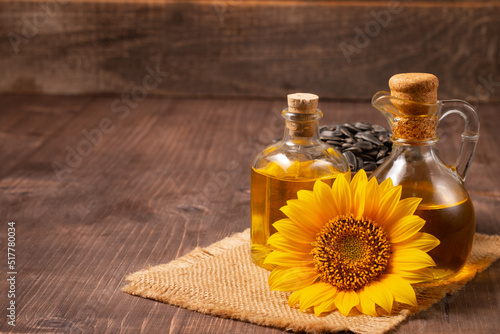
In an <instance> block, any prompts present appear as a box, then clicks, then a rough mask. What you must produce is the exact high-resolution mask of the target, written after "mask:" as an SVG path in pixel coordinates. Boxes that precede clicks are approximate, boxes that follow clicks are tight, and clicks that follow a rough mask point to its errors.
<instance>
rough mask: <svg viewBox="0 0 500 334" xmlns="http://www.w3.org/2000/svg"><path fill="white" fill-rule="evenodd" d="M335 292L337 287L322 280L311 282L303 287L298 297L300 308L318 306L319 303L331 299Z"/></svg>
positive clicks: (302, 309)
mask: <svg viewBox="0 0 500 334" xmlns="http://www.w3.org/2000/svg"><path fill="white" fill-rule="evenodd" d="M336 293H337V289H336V288H334V287H333V286H332V285H330V284H328V283H324V282H319V283H316V284H313V285H311V286H309V287H307V288H305V289H304V292H303V294H302V296H301V298H300V310H301V311H304V310H307V309H308V308H310V307H312V306H316V305H317V306H319V305H320V304H321V303H323V302H325V301H327V300H329V299H332V298H333V297H334V296H335V295H336Z"/></svg>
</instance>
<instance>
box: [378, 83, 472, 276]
mask: <svg viewBox="0 0 500 334" xmlns="http://www.w3.org/2000/svg"><path fill="white" fill-rule="evenodd" d="M438 85H439V81H438V79H437V78H436V77H435V76H434V75H432V74H427V73H403V74H398V75H395V76H393V77H392V78H391V79H390V80H389V86H390V88H391V92H390V93H388V92H379V93H377V94H375V95H374V97H373V99H372V105H373V106H374V107H375V108H377V109H378V110H380V111H381V112H382V114H383V115H384V116H385V117H386V118H387V119H388V121H389V123H390V125H391V128H392V133H393V136H392V138H391V139H392V141H393V143H394V145H393V149H392V152H391V155H390V156H389V157H388V159H387V160H386V161H385V162H384V163H383V164H382V165H381V166H380V167H379V168H378V169H377V170H375V171H374V173H373V175H372V177H375V178H377V180H378V181H379V182H381V181H383V180H385V179H387V178H389V177H390V178H391V179H392V181H393V183H394V184H395V185H402V186H403V191H402V198H406V197H420V198H422V202H421V203H420V204H419V206H418V208H417V210H416V212H415V214H416V215H418V216H420V217H421V218H423V219H424V220H425V221H426V223H425V225H424V227H423V229H422V230H421V231H422V232H427V233H430V234H432V235H434V236H435V237H436V238H438V239H439V240H440V242H441V243H440V245H439V246H437V247H436V248H434V249H433V250H431V251H430V252H429V255H430V256H432V258H433V259H434V261H435V262H436V267H435V268H432V269H431V271H432V272H433V275H434V281H439V280H442V279H444V278H446V277H450V276H451V275H454V274H456V273H457V272H458V271H459V270H460V269H461V268H462V267H463V266H464V265H465V263H466V262H467V260H468V258H469V255H470V252H471V249H472V243H473V240H474V233H475V214H474V207H473V204H472V201H471V199H470V197H469V195H468V193H467V191H466V190H465V188H464V181H465V177H466V175H467V171H468V168H469V166H470V163H471V160H472V157H473V154H474V151H475V148H476V143H477V140H478V138H479V118H478V116H477V113H476V112H475V110H474V109H473V108H472V106H470V105H469V104H468V103H466V102H463V101H460V100H449V101H438V100H437V88H438ZM450 114H458V115H460V116H462V117H463V118H464V120H465V131H464V132H463V133H462V145H461V148H460V152H459V157H458V159H457V161H456V163H455V165H453V166H448V165H446V164H444V163H443V161H442V160H441V159H440V158H439V156H438V152H437V149H436V142H437V141H438V137H437V134H436V130H437V126H438V122H439V120H441V119H442V118H444V117H446V116H448V115H450Z"/></svg>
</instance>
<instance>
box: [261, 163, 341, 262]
mask: <svg viewBox="0 0 500 334" xmlns="http://www.w3.org/2000/svg"><path fill="white" fill-rule="evenodd" d="M271 164H273V163H271ZM298 167H299V168H298V169H299V170H300V169H301V168H300V167H304V166H303V165H302V166H298ZM298 169H295V172H297V170H298ZM290 170H292V171H293V168H289V169H288V170H287V171H289V173H288V174H287V173H283V170H282V169H280V168H276V167H273V166H272V165H271V166H269V165H268V167H267V168H265V169H259V170H256V169H254V168H252V179H251V216H252V229H251V233H252V235H251V253H252V261H253V262H254V263H255V264H257V265H259V266H261V267H263V268H266V269H269V270H271V269H273V268H272V267H271V266H265V265H264V264H263V262H264V259H265V258H266V256H267V255H268V254H269V253H270V251H271V250H270V249H269V247H268V244H267V239H268V238H269V237H270V236H271V235H272V234H273V233H275V232H276V230H275V229H274V227H273V226H272V224H273V223H274V222H276V221H278V220H280V219H283V218H285V217H286V216H285V215H284V214H283V213H282V212H281V211H280V208H281V207H283V206H285V205H286V201H287V200H290V199H295V198H297V191H299V190H301V189H306V190H312V189H313V186H314V182H315V181H316V180H317V179H321V180H322V181H323V182H325V183H327V184H328V185H331V184H332V183H333V180H334V179H335V178H336V177H337V176H338V175H339V173H338V172H337V173H333V174H332V173H330V174H328V175H326V176H323V177H317V178H311V176H313V175H314V173H313V174H311V171H310V170H309V172H307V169H302V171H304V172H303V173H299V174H297V173H290ZM316 175H317V174H316ZM316 175H315V176H316Z"/></svg>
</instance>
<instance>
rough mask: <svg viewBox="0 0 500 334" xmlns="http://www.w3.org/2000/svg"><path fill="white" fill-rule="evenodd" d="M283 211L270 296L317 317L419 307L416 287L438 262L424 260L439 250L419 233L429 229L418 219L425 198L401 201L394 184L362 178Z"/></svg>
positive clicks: (302, 196)
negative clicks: (276, 294)
mask: <svg viewBox="0 0 500 334" xmlns="http://www.w3.org/2000/svg"><path fill="white" fill-rule="evenodd" d="M297 197H298V199H294V200H289V201H288V202H287V205H286V206H284V207H283V208H281V211H283V213H284V214H285V215H286V216H287V217H288V218H285V219H281V220H279V221H277V222H275V223H274V224H273V226H274V227H275V228H276V230H277V231H278V232H277V233H275V234H273V235H272V236H271V237H270V238H269V244H270V246H271V247H272V248H273V249H274V250H273V252H272V253H271V254H269V255H268V256H267V258H266V259H265V261H264V263H265V264H271V265H274V266H276V267H275V269H274V270H273V271H272V272H271V275H270V276H269V285H270V286H271V289H272V290H277V291H293V293H292V294H291V295H290V297H289V299H288V304H289V305H290V306H294V305H296V304H299V305H300V310H301V311H304V310H307V309H309V308H311V307H313V308H314V313H315V314H316V315H317V316H319V315H321V314H323V313H326V312H331V311H334V310H337V309H338V310H339V311H340V312H341V313H342V314H343V315H345V316H347V315H348V314H349V312H350V311H351V310H352V309H353V308H354V307H355V308H356V309H358V311H359V312H361V313H364V314H368V315H372V316H377V315H379V311H378V310H377V308H376V305H379V306H380V307H381V308H382V309H383V310H385V311H386V312H387V313H388V314H390V313H391V310H392V306H393V302H394V301H397V302H400V303H405V304H409V305H412V306H416V305H417V299H416V296H415V291H414V290H413V287H412V286H411V284H413V283H419V282H423V281H427V280H429V279H432V277H433V276H432V273H431V272H430V270H429V267H432V266H435V265H436V264H435V262H434V261H433V260H432V258H431V257H430V256H429V255H428V254H427V252H428V251H430V250H431V249H433V248H434V247H436V246H437V245H439V240H438V239H436V238H435V237H434V236H432V235H430V234H427V233H422V232H419V230H420V229H421V228H422V227H423V226H424V224H425V221H424V220H423V219H422V218H420V217H418V216H416V215H413V213H414V212H415V210H416V208H417V206H418V204H419V203H420V201H421V199H420V198H406V199H403V200H400V198H401V186H396V187H394V186H393V184H392V181H391V180H390V179H387V180H385V181H384V182H382V183H381V184H380V185H379V184H378V182H377V180H376V179H375V178H372V179H371V180H370V181H368V179H367V176H366V173H365V172H364V171H363V170H361V171H359V172H358V173H357V174H356V176H355V177H354V178H353V179H352V181H351V182H349V181H348V180H347V179H346V178H345V177H344V176H343V175H340V176H339V177H337V178H336V180H335V182H334V183H333V184H332V186H331V187H330V186H328V185H327V184H326V183H324V182H322V181H319V180H318V181H316V182H315V184H314V188H313V190H312V191H308V190H300V191H299V192H298V193H297Z"/></svg>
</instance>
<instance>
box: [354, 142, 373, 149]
mask: <svg viewBox="0 0 500 334" xmlns="http://www.w3.org/2000/svg"><path fill="white" fill-rule="evenodd" d="M354 146H357V147H359V148H360V149H362V150H363V151H369V150H371V149H373V144H372V143H370V142H369V141H358V142H357V143H356V144H354Z"/></svg>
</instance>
